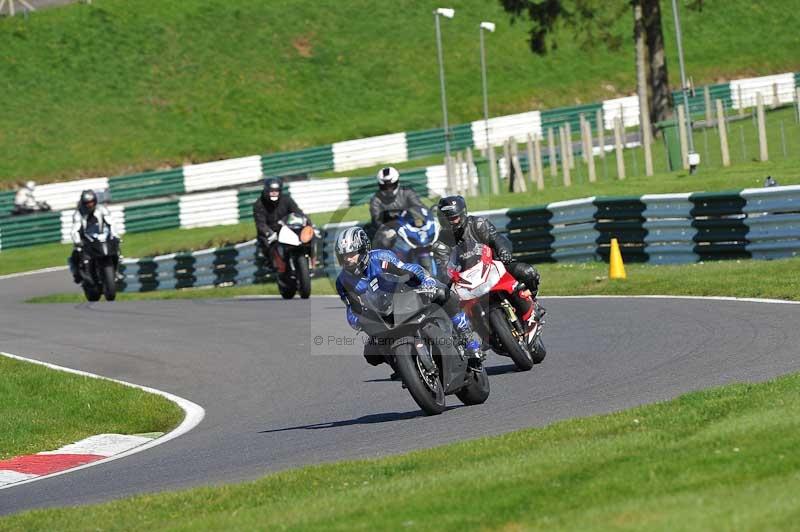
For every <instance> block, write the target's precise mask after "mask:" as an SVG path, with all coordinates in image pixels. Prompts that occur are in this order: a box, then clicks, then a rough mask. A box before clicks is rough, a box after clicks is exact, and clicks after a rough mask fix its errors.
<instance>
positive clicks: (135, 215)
mask: <svg viewBox="0 0 800 532" xmlns="http://www.w3.org/2000/svg"><path fill="white" fill-rule="evenodd" d="M180 225H181V220H180V207H179V204H178V201H177V200H173V201H163V202H158V203H151V204H148V205H136V206H132V207H128V208H126V209H125V230H126V231H127V232H128V233H141V232H144V231H156V230H159V229H172V228H175V227H180Z"/></svg>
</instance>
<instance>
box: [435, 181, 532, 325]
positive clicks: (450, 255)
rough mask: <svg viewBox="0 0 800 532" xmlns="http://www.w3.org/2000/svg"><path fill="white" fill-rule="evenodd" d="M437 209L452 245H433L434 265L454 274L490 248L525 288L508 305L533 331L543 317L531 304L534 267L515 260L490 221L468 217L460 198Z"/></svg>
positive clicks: (442, 202)
mask: <svg viewBox="0 0 800 532" xmlns="http://www.w3.org/2000/svg"><path fill="white" fill-rule="evenodd" d="M438 206H439V213H440V215H441V217H443V218H444V219H445V220H446V221H447V225H448V226H449V227H450V229H451V230H452V235H453V239H454V245H453V247H452V248H451V247H449V246H448V245H447V244H445V243H443V242H442V241H441V240H440V241H437V242H436V243H435V244H434V245H433V253H434V258H435V260H436V261H437V263H438V264H439V265H440V266H441V267H442V269H445V268H451V269H452V268H455V269H456V271H457V270H458V268H459V265H462V264H464V263H465V262H466V261H467V260H468V259H469V258H471V257H473V256H475V255H478V256H480V254H481V249H482V245H483V244H486V245H487V246H489V247H490V248H492V252H493V254H494V257H495V259H497V260H499V261H500V262H502V263H503V265H504V266H505V267H506V270H508V272H509V273H510V274H511V275H512V276H513V277H514V278H515V279H516V280H517V281H519V282H520V283H522V285H524V286H520V287H519V288H518V289H517V290H515V292H514V294H513V296H512V297H511V304H512V305H513V306H514V309H515V310H516V311H517V313H518V315H519V316H521V317H522V320H523V321H524V322H525V323H526V325H527V327H528V329H530V328H532V327H533V326H534V325H535V323H536V319H537V318H541V317H542V316H544V314H545V310H544V308H543V307H542V306H541V305H540V304H536V305H534V299H535V298H536V294H537V293H538V291H539V272H537V271H536V268H534V267H533V266H531V265H530V264H527V263H525V262H520V261H518V260H516V259H515V258H514V256H513V255H512V254H511V252H512V246H511V242H510V241H509V240H508V238H506V237H505V236H503V235H501V234H499V233H498V232H497V228H496V227H495V226H494V224H493V223H492V222H491V221H489V220H488V219H487V218H484V217H482V216H470V215H469V212H468V211H467V203H466V201H465V200H464V198H463V197H461V196H447V197H444V198H442V199H440V200H439V204H438ZM445 271H446V270H445ZM534 313H536V315H534Z"/></svg>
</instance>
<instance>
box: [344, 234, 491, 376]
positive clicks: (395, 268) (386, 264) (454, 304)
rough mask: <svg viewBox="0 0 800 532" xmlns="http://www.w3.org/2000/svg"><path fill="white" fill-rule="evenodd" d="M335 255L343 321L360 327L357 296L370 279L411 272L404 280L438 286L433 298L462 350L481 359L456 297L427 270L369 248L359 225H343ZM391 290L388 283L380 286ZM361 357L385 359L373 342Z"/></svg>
mask: <svg viewBox="0 0 800 532" xmlns="http://www.w3.org/2000/svg"><path fill="white" fill-rule="evenodd" d="M335 247H336V256H337V258H338V259H339V263H340V264H341V265H342V271H341V273H340V274H339V277H338V278H337V279H336V291H337V292H338V293H339V297H341V298H342V301H344V304H345V306H346V307H347V323H348V324H349V325H350V327H352V328H353V329H355V330H360V329H361V327H360V326H359V315H360V314H361V300H360V296H361V295H362V294H364V293H365V292H366V291H367V290H368V289H369V287H370V283H374V282H378V283H381V282H388V281H386V280H383V279H381V277H380V274H381V273H382V272H386V273H390V274H394V275H405V274H409V273H410V274H411V276H412V277H411V279H410V280H409V281H408V282H409V284H411V285H412V286H422V287H429V288H431V289H436V288H438V289H439V290H440V292H439V294H438V295H437V297H436V298H434V301H435V302H436V303H439V304H440V305H441V306H442V308H443V309H444V310H445V312H446V313H447V315H448V316H450V319H451V321H452V322H453V328H454V329H455V330H456V331H457V333H458V336H459V337H460V338H459V339H460V340H461V341H462V342H463V344H464V346H465V353H466V354H467V356H469V357H470V358H472V359H476V360H481V359H482V355H481V353H480V343H479V342H477V341H476V340H475V339H474V338H472V327H471V326H470V323H469V319H468V318H467V316H466V314H464V312H463V311H462V310H461V309H460V308H459V305H458V298H457V297H456V296H455V294H449V295H448V293H447V291H446V290H445V288H444V287H443V286H442V285H441V283H439V282H438V281H436V279H434V278H433V277H431V276H430V274H428V272H427V271H425V269H424V268H423V267H422V266H420V265H419V264H409V263H405V262H402V261H401V260H400V259H398V258H397V256H396V255H395V254H394V253H393V252H391V251H389V250H387V249H376V250H371V244H370V241H369V237H367V234H366V232H365V231H364V230H363V229H361V228H360V227H349V228H347V229H345V230H344V231H343V232H342V233H340V234H339V236H338V237H337V239H336V245H335ZM381 288H383V289H384V290H386V291H392V287H381ZM364 358H366V359H367V362H369V363H370V364H372V365H373V366H377V365H379V364H381V363H383V362H386V360H385V358H384V356H383V355H382V354H381V352H380V346H379V345H377V343H376V342H368V343H367V345H366V346H365V347H364Z"/></svg>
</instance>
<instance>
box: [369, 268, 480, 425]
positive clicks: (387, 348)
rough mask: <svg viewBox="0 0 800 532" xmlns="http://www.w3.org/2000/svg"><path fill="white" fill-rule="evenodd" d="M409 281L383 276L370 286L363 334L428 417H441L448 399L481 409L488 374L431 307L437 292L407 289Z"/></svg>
mask: <svg viewBox="0 0 800 532" xmlns="http://www.w3.org/2000/svg"><path fill="white" fill-rule="evenodd" d="M407 280H408V278H405V279H404V278H403V277H398V276H396V275H391V274H383V275H382V276H381V277H380V278H379V279H374V280H373V281H372V284H371V285H370V287H371V289H370V290H368V291H367V292H366V294H365V295H364V296H362V303H363V313H362V314H361V318H360V320H359V323H360V324H361V327H362V329H363V330H364V332H366V333H367V334H369V335H370V337H371V341H374V342H376V343H377V344H378V345H379V347H380V350H381V351H382V352H383V355H384V356H385V357H386V359H387V361H388V362H389V364H390V365H391V366H392V367H393V368H394V369H395V371H397V373H398V374H399V375H400V377H401V379H402V380H403V386H404V387H405V388H407V389H408V391H409V393H410V394H411V397H413V398H414V401H416V403H417V404H418V405H419V406H420V408H422V410H423V411H424V412H425V413H426V414H428V415H435V414H440V413H441V412H443V411H444V409H445V396H446V395H450V394H455V395H456V397H458V398H459V399H460V400H461V402H462V403H464V404H465V405H475V404H481V403H483V402H484V401H486V399H487V398H488V397H489V377H488V375H487V374H486V368H484V367H483V365H482V364H477V365H475V366H473V365H471V364H470V362H469V361H468V359H467V356H466V355H465V353H464V348H463V347H462V346H461V345H459V344H458V342H456V341H455V340H454V335H453V325H452V322H451V321H450V318H449V317H448V316H447V314H446V313H445V312H444V310H443V309H442V308H441V307H440V306H438V305H436V304H433V303H432V302H431V299H432V297H433V292H435V290H434V291H432V290H431V289H427V288H412V287H409V286H408V285H407V284H406V283H405V281H407ZM386 287H391V288H390V289H386Z"/></svg>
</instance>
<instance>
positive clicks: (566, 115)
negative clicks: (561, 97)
mask: <svg viewBox="0 0 800 532" xmlns="http://www.w3.org/2000/svg"><path fill="white" fill-rule="evenodd" d="M602 108H603V105H602V104H600V103H589V104H586V105H576V106H574V107H561V108H559V109H549V110H546V111H542V133H543V134H544V137H545V138H547V134H546V133H547V129H548V128H551V127H558V126H560V125H561V124H563V123H564V122H569V125H570V128H572V132H573V133H580V124H581V113H583V114H584V116H585V118H586V120H588V121H589V122H591V124H592V129H596V128H597V110H598V109H602Z"/></svg>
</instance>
